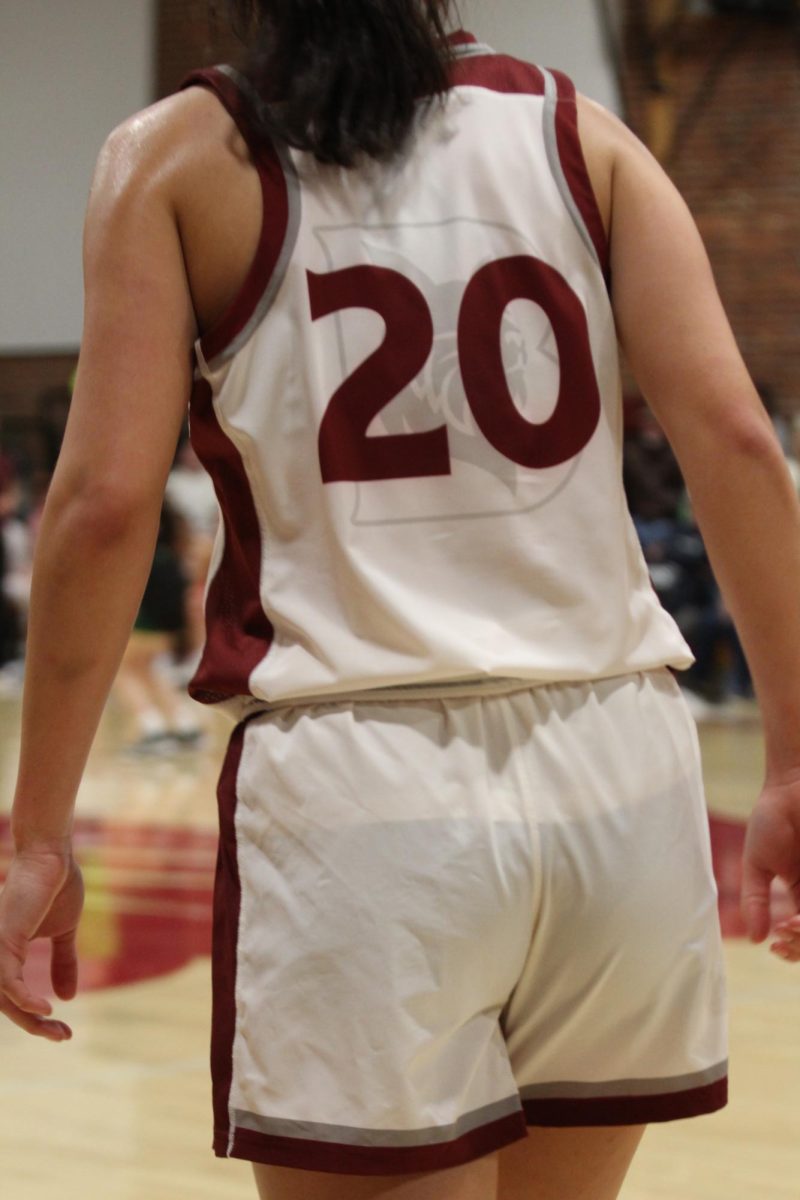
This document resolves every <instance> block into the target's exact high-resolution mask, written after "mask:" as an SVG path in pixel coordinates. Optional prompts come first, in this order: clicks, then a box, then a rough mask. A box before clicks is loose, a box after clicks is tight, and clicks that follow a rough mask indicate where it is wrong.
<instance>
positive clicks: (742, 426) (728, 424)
mask: <svg viewBox="0 0 800 1200" xmlns="http://www.w3.org/2000/svg"><path fill="white" fill-rule="evenodd" d="M718 433H719V439H720V442H721V444H722V447H723V448H724V449H725V451H726V453H727V454H728V455H729V456H731V457H733V458H734V459H739V460H743V461H747V462H752V463H761V464H763V465H764V466H766V467H772V466H775V467H779V468H780V469H782V470H786V459H785V456H784V453H783V450H782V448H781V445H780V442H779V441H778V439H777V437H776V435H775V431H774V429H773V428H772V424H771V422H770V421H769V418H768V417H766V415H764V416H762V414H761V413H759V412H752V411H748V412H744V413H736V414H731V415H729V416H727V417H726V419H725V422H724V425H723V427H722V428H721V429H720V430H719V431H718Z"/></svg>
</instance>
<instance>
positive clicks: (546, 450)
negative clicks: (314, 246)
mask: <svg viewBox="0 0 800 1200" xmlns="http://www.w3.org/2000/svg"><path fill="white" fill-rule="evenodd" d="M308 288H309V294H310V299H311V316H312V319H313V320H314V321H317V320H320V319H321V318H322V317H327V316H330V315H331V314H332V313H338V312H342V311H344V310H345V309H349V308H367V309H371V310H372V311H374V312H376V313H378V314H379V316H381V317H382V318H383V320H384V323H385V325H386V335H385V337H384V340H383V342H382V343H381V345H380V346H379V347H378V349H377V350H376V351H375V352H374V353H373V354H371V355H370V357H369V358H368V359H367V360H366V361H365V362H363V363H362V364H361V366H360V367H358V368H357V370H355V371H354V372H353V373H352V374H351V375H350V376H348V378H347V379H346V380H345V381H344V383H343V384H342V385H341V387H339V388H338V389H337V391H336V392H335V394H334V396H333V397H332V399H331V401H330V403H329V405H328V407H327V409H326V412H325V415H324V417H323V419H322V424H321V426H320V431H319V457H320V465H321V468H322V478H323V481H324V482H325V483H337V482H340V481H344V480H349V481H351V482H366V481H367V480H375V479H414V478H419V477H421V476H428V475H449V474H450V473H451V462H450V450H449V445H448V437H447V426H446V425H441V426H439V427H438V428H437V429H429V430H426V431H424V432H419V433H403V434H387V435H383V436H369V437H368V436H367V429H368V427H369V425H370V423H371V422H372V420H373V419H374V417H376V416H377V414H378V413H379V412H380V411H381V410H382V409H384V408H385V407H386V406H387V405H388V404H390V403H391V401H392V400H394V399H395V397H396V396H398V395H399V394H400V393H401V392H402V391H404V389H405V388H406V387H408V386H409V384H411V383H412V382H413V380H414V379H415V378H416V377H417V375H418V374H419V373H420V372H421V371H422V369H423V367H424V366H425V363H426V362H427V360H428V357H429V355H430V353H431V350H432V349H433V339H434V328H433V318H432V316H431V311H430V308H429V306H428V302H427V301H426V299H425V297H424V296H423V294H422V292H421V291H420V290H419V288H418V287H417V286H416V285H415V284H414V283H412V282H411V280H410V279H408V278H407V277H406V276H405V275H402V274H400V272H399V271H393V270H390V269H388V268H386V267H372V266H359V267H349V268H347V269H345V270H342V271H333V272H331V273H330V274H327V275H318V274H315V273H314V272H313V271H309V272H308ZM513 300H532V301H533V302H534V303H536V304H538V305H540V307H541V308H542V309H543V310H544V312H545V313H546V315H547V317H548V319H549V321H550V323H551V325H552V327H553V333H554V336H555V340H556V346H557V348H558V356H559V362H560V367H561V380H560V387H559V394H558V401H557V403H556V406H555V409H554V410H553V413H552V414H551V416H550V417H549V418H548V419H547V420H546V421H542V422H540V423H538V424H536V423H534V422H532V421H528V420H527V419H526V418H525V417H523V415H522V414H521V413H520V411H519V409H518V408H517V407H516V405H515V404H514V401H513V398H512V396H511V392H510V390H509V387H508V381H507V379H506V371H505V366H504V364H503V352H502V324H503V316H504V314H505V311H506V309H507V308H508V306H509V304H511V302H512V301H513ZM458 357H459V364H460V369H461V377H462V380H463V384H464V392H465V394H466V397H467V401H468V403H469V406H470V408H471V410H472V413H473V415H474V417H475V421H476V423H477V425H478V427H479V429H480V430H481V432H482V434H483V435H484V437H485V438H487V439H488V441H489V442H491V444H492V445H493V446H494V447H495V449H496V450H499V452H500V453H501V454H504V455H505V456H506V457H507V458H509V459H511V460H512V462H515V463H519V464H520V466H523V467H530V468H540V469H541V468H545V467H555V466H558V464H559V463H564V462H567V461H568V460H569V459H571V458H574V457H575V455H577V454H579V453H580V451H581V450H583V448H584V446H586V444H587V443H588V442H589V440H590V438H591V436H592V434H593V433H594V431H595V429H596V427H597V422H598V420H599V417H600V393H599V390H598V387H597V378H596V376H595V371H594V363H593V361H592V353H591V347H590V344H589V330H588V326H587V323H586V314H585V312H584V309H583V306H582V305H581V302H580V300H579V299H578V297H577V296H576V295H575V293H574V292H573V291H572V289H571V288H570V287H569V285H568V284H567V282H566V281H565V279H564V278H563V276H562V275H560V274H559V272H558V271H556V270H555V269H554V268H553V267H551V266H548V264H547V263H545V262H542V261H541V260H540V259H538V258H533V257H532V256H528V255H517V256H514V257H512V258H503V259H499V260H498V261H496V262H492V263H488V264H487V265H486V266H484V267H481V269H480V270H479V271H478V272H477V274H476V275H474V276H473V278H472V279H471V280H470V282H469V283H468V284H467V287H466V291H465V293H464V298H463V301H462V303H461V310H460V313H459V318H458Z"/></svg>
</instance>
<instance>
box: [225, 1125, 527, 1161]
mask: <svg viewBox="0 0 800 1200" xmlns="http://www.w3.org/2000/svg"><path fill="white" fill-rule="evenodd" d="M525 1134H526V1129H525V1118H524V1117H523V1115H522V1113H520V1112H518V1113H512V1114H510V1115H509V1116H506V1117H501V1118H500V1120H498V1121H492V1122H490V1123H489V1124H488V1125H482V1126H480V1127H479V1128H477V1129H473V1130H471V1131H470V1132H469V1133H466V1134H464V1135H463V1137H460V1138H456V1139H455V1141H452V1142H437V1143H436V1144H431V1145H427V1146H348V1145H343V1144H341V1143H337V1142H319V1141H311V1140H308V1139H306V1138H291V1137H277V1136H274V1135H272V1134H264V1133H254V1132H252V1131H251V1130H249V1129H237V1130H236V1135H235V1137H234V1140H233V1146H232V1148H231V1150H230V1154H229V1153H228V1140H229V1139H228V1135H227V1133H226V1132H225V1127H224V1126H221V1127H219V1128H218V1129H217V1133H216V1136H215V1138H214V1153H215V1154H216V1155H217V1157H218V1158H228V1157H230V1158H243V1159H245V1160H246V1161H248V1162H257V1163H265V1164H266V1165H268V1166H273V1167H295V1168H299V1169H301V1170H304V1171H326V1172H331V1173H337V1174H342V1175H413V1174H416V1173H421V1172H424V1171H440V1170H442V1169H443V1168H445V1167H457V1166H460V1165H461V1164H462V1163H467V1162H472V1161H473V1159H476V1158H482V1157H483V1156H484V1155H485V1154H491V1153H492V1152H493V1151H494V1150H500V1149H501V1148H502V1147H503V1146H509V1145H511V1143H512V1142H518V1141H520V1139H522V1138H524V1137H525Z"/></svg>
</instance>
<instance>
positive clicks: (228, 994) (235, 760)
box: [211, 723, 246, 1137]
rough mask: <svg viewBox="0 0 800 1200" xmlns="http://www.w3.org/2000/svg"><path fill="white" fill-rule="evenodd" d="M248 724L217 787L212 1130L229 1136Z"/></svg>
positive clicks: (234, 738)
mask: <svg viewBox="0 0 800 1200" xmlns="http://www.w3.org/2000/svg"><path fill="white" fill-rule="evenodd" d="M245 728H246V726H245V724H244V723H243V724H241V725H237V726H236V728H235V729H234V731H233V734H232V735H231V740H230V742H229V743H228V751H227V754H226V755H225V761H224V762H223V764H222V771H221V773H220V777H219V784H218V786H217V803H218V808H219V847H218V850H217V873H216V878H215V881H214V932H213V955H212V990H213V999H212V1019H211V1078H212V1088H213V1096H214V1129H215V1131H216V1135H217V1136H220V1137H226V1136H227V1135H226V1134H225V1133H224V1131H225V1130H226V1129H229V1125H230V1117H229V1115H228V1114H229V1103H230V1093H231V1084H232V1082H233V1039H234V1036H235V1033H236V949H237V944H238V940H239V910H240V907H241V901H242V888H241V882H240V880H239V864H238V859H237V854H236V826H235V817H236V781H237V777H238V774H239V764H240V762H241V760H242V750H243V749H244V733H245Z"/></svg>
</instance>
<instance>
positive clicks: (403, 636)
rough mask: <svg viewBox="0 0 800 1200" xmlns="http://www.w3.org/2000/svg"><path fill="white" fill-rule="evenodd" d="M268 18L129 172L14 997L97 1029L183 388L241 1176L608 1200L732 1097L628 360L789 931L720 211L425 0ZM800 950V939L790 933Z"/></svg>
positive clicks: (374, 1190) (75, 437) (302, 10)
mask: <svg viewBox="0 0 800 1200" xmlns="http://www.w3.org/2000/svg"><path fill="white" fill-rule="evenodd" d="M238 7H239V8H242V9H246V10H249V9H252V10H253V12H252V15H253V17H254V23H253V25H252V27H251V29H250V36H251V38H252V44H253V47H254V51H255V56H254V60H253V65H252V68H251V70H250V72H249V74H248V77H247V78H246V79H245V78H243V77H241V76H239V75H237V74H236V73H234V72H231V71H230V70H219V71H212V72H207V73H201V74H198V75H196V76H194V77H193V78H192V79H191V80H190V84H191V86H188V87H187V88H186V89H185V90H184V91H183V92H182V93H181V94H180V95H178V96H176V97H174V98H172V99H169V100H167V101H165V102H163V103H161V104H158V105H156V106H155V107H153V108H151V109H149V110H147V111H146V112H144V113H142V114H140V115H139V116H137V117H135V118H134V119H133V120H131V121H129V122H127V123H126V124H125V125H124V126H123V127H122V128H121V129H119V130H118V131H117V132H116V133H114V134H113V135H112V136H111V138H110V140H109V142H108V145H107V146H106V147H105V149H104V151H103V153H102V156H101V159H100V163H99V166H98V170H97V177H96V180H95V183H94V188H93V191H92V197H91V201H90V206H89V215H88V222H87V229H86V247H85V261H86V280H87V308H86V331H85V339H84V346H83V354H82V359H81V367H80V372H79V378H78V384H77V389H76V394H75V400H74V404H73V408H72V412H71V414H70V421H69V428H68V430H67V435H66V440H65V444H64V450H63V453H62V456H61V459H60V462H59V466H58V471H57V474H56V477H55V480H54V482H53V486H52V489H51V493H50V497H49V500H48V505H47V512H46V515H45V518H44V522H43V526H42V532H41V537H40V543H39V555H38V563H37V568H36V578H35V584H34V594H33V604H32V620H31V637H30V648H29V666H28V679H27V683H26V692H25V701H24V729H23V744H22V757H21V765H20V772H19V781H18V787H17V792H16V798H15V804H14V813H13V831H14V837H15V842H16V856H15V858H14V860H13V861H12V864H11V867H10V871H9V876H8V882H7V884H6V888H5V891H4V893H3V896H2V900H1V901H0V986H1V987H2V1009H3V1011H4V1012H5V1014H6V1015H7V1016H8V1017H9V1018H10V1019H11V1020H12V1021H14V1022H16V1023H17V1024H18V1025H19V1026H20V1027H21V1028H23V1029H25V1030H27V1031H28V1032H30V1033H33V1034H37V1035H39V1036H42V1037H45V1038H49V1039H51V1040H53V1041H61V1040H63V1039H64V1038H67V1037H69V1036H70V1032H69V1030H68V1028H67V1027H66V1026H65V1025H64V1024H63V1022H61V1021H60V1020H59V1019H57V1018H56V1017H54V1016H53V1015H52V1011H51V1006H50V1004H49V1003H48V1002H47V1001H46V1000H45V999H44V998H43V997H41V996H37V995H35V994H34V993H32V992H31V990H30V989H29V987H28V986H27V984H26V982H25V978H24V970H23V969H24V964H25V959H26V954H27V951H28V946H29V942H30V940H31V939H32V938H33V937H35V936H38V937H46V938H50V939H51V941H52V948H53V984H54V988H55V991H56V994H57V996H58V997H60V998H61V999H68V998H69V997H70V996H72V995H73V993H74V991H75V986H76V967H75V956H74V940H75V927H76V924H77V921H78V916H79V911H80V905H81V884H80V875H79V872H78V869H77V867H76V866H75V863H74V860H73V858H72V855H71V848H70V821H71V813H72V805H73V801H74V796H75V792H76V789H77V787H78V782H79V779H80V776H81V772H82V770H83V767H84V763H85V761H86V757H87V754H88V751H89V747H90V744H91V740H92V737H93V735H94V731H95V728H96V725H97V722H98V720H99V717H100V714H101V711H102V708H103V703H104V701H105V697H106V695H107V692H108V689H109V687H110V685H111V681H112V679H113V676H114V672H115V670H116V667H117V664H118V662H119V660H120V657H121V654H122V652H123V649H124V646H125V641H126V638H127V635H128V632H129V629H130V626H131V624H132V622H133V618H134V616H135V613H136V608H137V604H138V601H139V598H140V596H141V592H142V588H143V585H144V581H145V579H146V576H147V569H148V565H149V560H150V557H151V555H152V550H153V543H154V540H155V534H156V529H157V524H158V514H159V509H160V503H161V493H162V490H163V487H164V482H165V479H166V476H167V472H168V470H169V466H170V463H171V461H172V455H173V451H174V447H175V443H176V440H177V438H178V434H179V431H180V427H181V422H182V419H183V416H184V408H185V405H186V402H187V397H188V395H189V392H190V390H191V388H192V379H193V377H194V390H193V391H192V401H191V405H192V437H193V441H194V445H195V447H196V449H197V452H198V454H199V455H200V457H201V459H202V460H203V461H204V463H205V465H206V466H207V468H208V470H209V471H210V473H211V474H212V476H213V477H214V479H215V483H216V487H217V494H218V497H219V500H220V504H221V508H222V511H223V517H224V528H223V532H222V536H221V538H220V540H219V542H218V545H217V551H216V554H215V559H214V562H213V564H212V574H211V579H210V584H209V588H208V595H207V604H206V609H207V622H208V632H207V642H206V647H205V652H204V655H203V660H202V662H201V664H200V667H199V669H198V671H197V674H196V676H195V678H194V680H193V683H192V685H191V690H192V692H193V694H194V695H195V697H196V698H198V699H200V700H202V701H205V702H207V703H213V704H217V705H221V706H225V707H227V708H228V709H229V710H230V712H231V713H232V714H233V716H234V718H235V719H236V721H237V725H236V729H235V731H234V733H233V736H232V740H231V743H230V748H229V750H228V754H227V757H226V760H225V764H224V766H223V770H222V776H221V780H220V790H219V796H220V817H221V843H220V858H219V871H218V882H217V893H216V901H215V905H216V909H215V944H214V1018H213V1024H214V1028H213V1048H212V1060H213V1072H214V1098H215V1141H214V1145H215V1149H216V1152H217V1153H218V1154H220V1155H230V1156H235V1157H240V1158H244V1159H249V1160H251V1161H253V1163H254V1164H256V1166H255V1170H256V1177H257V1182H258V1187H259V1191H260V1194H261V1195H262V1196H265V1197H270V1200H299V1198H300V1197H303V1198H304V1200H323V1198H329V1200H334V1198H336V1200H338V1198H339V1197H342V1198H344V1197H347V1200H353V1198H357V1200H365V1198H368V1197H382V1196H392V1197H397V1198H400V1197H402V1198H403V1200H427V1198H432V1197H436V1198H437V1200H478V1198H480V1200H487V1198H489V1197H501V1198H502V1200H522V1198H523V1197H526V1198H527V1197H530V1198H531V1200H533V1198H536V1200H587V1198H591V1200H609V1198H611V1197H614V1196H616V1195H617V1194H618V1192H619V1188H620V1186H621V1183H622V1180H623V1177H624V1175H625V1173H626V1170H627V1167H628V1165H629V1163H630V1160H631V1157H632V1155H633V1154H634V1152H635V1149H636V1146H637V1145H638V1143H639V1140H640V1138H641V1135H642V1131H643V1128H644V1126H645V1125H646V1124H647V1123H648V1122H650V1121H658V1120H667V1119H670V1118H673V1117H683V1116H690V1115H695V1114H699V1113H703V1112H710V1111H713V1110H714V1109H717V1108H719V1107H720V1106H721V1105H723V1104H724V1103H725V1094H726V1064H725V1059H726V1049H725V1032H724V1025H725V1018H724V1000H723V994H722V993H723V988H722V980H721V969H720V945H719V929H718V925H717V918H716V905H715V895H714V888H713V881H712V875H711V867H710V855H709V846H708V834H707V826H706V819H705V813H704V807H703V800H702V793H701V787H700V779H699V766H698V758H697V748H696V738H695V732H694V729H693V727H692V725H691V722H690V720H689V718H688V716H687V713H686V710H685V708H684V706H683V702H682V700H681V697H680V694H679V691H678V688H677V686H676V684H675V682H674V679H673V677H672V674H671V672H670V670H669V668H670V667H672V668H682V667H686V666H687V665H688V664H689V662H690V656H689V654H688V652H687V649H686V647H685V645H684V643H683V641H682V639H681V637H680V635H679V634H678V632H677V630H676V628H675V627H674V625H673V624H672V622H671V621H670V620H669V618H668V617H667V616H666V614H665V613H664V612H663V611H662V610H661V609H660V608H659V607H658V605H657V603H656V601H655V598H654V596H653V593H652V591H651V589H650V587H649V586H648V582H647V575H646V571H645V568H644V565H643V563H642V559H641V555H640V552H639V549H638V546H637V544H636V541H635V538H634V534H633V531H632V528H631V523H630V520H629V518H628V516H627V513H626V510H625V506H624V502H623V495H622V489H621V483H620V461H621V454H620V445H619V438H620V428H621V421H620V414H619V367H618V363H617V337H619V338H620V340H621V342H622V344H623V346H624V348H625V350H626V352H627V354H628V356H629V359H630V362H631V364H632V366H633V369H634V371H635V372H636V375H637V378H638V380H639V382H640V384H641V386H642V389H643V391H644V392H645V394H646V395H647V397H648V398H649V401H650V404H651V405H652V407H653V410H654V411H655V413H656V415H657V417H658V419H659V420H660V422H661V423H662V425H663V426H664V428H665V430H666V432H667V434H668V436H669V437H670V440H671V442H672V444H673V446H674V448H675V451H676V453H677V455H678V457H679V459H680V462H681V465H682V467H683V470H684V472H685V475H686V478H687V480H688V484H689V487H690V489H691V492H692V499H693V504H694V508H695V511H696V513H697V516H698V518H699V521H700V523H701V525H702V529H703V533H704V536H705V539H706V542H707V545H708V547H709V550H710V553H711V555H712V557H713V561H714V565H715V567H716V570H717V572H718V575H719V578H720V581H721V584H722V586H723V588H724V590H725V595H726V598H727V602H728V604H729V606H730V608H731V611H732V612H733V614H734V616H735V618H736V620H737V623H738V627H739V629H740V632H741V635H742V639H743V641H744V644H745V646H746V648H747V652H748V655H749V659H750V663H751V666H752V670H753V674H754V677H755V680H756V683H757V686H758V691H759V696H760V700H761V706H762V710H763V715H764V722H765V729H766V742H767V755H768V771H767V780H766V784H765V787H764V790H763V793H762V795H761V796H760V798H759V799H758V802H757V805H756V809H755V814H754V816H753V818H752V822H751V824H750V829H749V834H748V846H747V864H746V876H745V888H744V897H743V899H744V907H745V914H746V918H747V925H748V930H749V932H750V936H751V937H752V938H753V940H754V941H762V940H764V939H765V938H766V937H767V935H768V933H769V932H770V928H771V925H772V918H771V913H770V896H769V889H770V883H771V881H772V880H773V878H775V877H778V878H780V879H782V880H783V881H784V882H785V883H786V884H787V885H789V887H790V888H791V889H792V897H793V902H794V905H795V907H796V908H800V637H799V636H798V618H797V597H798V595H800V515H799V514H798V503H797V500H796V498H795V495H794V490H793V488H792V485H791V481H790V479H789V476H788V473H787V471H786V468H785V466H784V462H783V456H782V454H781V451H780V448H779V447H778V445H777V443H776V441H775V439H774V437H773V435H772V432H771V429H770V424H769V420H768V418H767V417H766V415H765V413H764V411H763V409H762V407H761V405H760V403H759V401H758V397H757V396H756V394H755V391H754V389H753V387H752V384H751V383H750V380H749V379H748V376H747V374H746V372H745V369H744V367H743V365H742V362H741V359H740V357H739V354H738V352H737V349H736V346H735V343H734V340H733V337H732V335H731V332H730V329H729V327H728V324H727V322H726V320H725V317H724V315H723V312H722V309H721V306H720V302H719V300H718V298H717V295H716V292H715V289H714V285H713V282H712V279H711V274H710V271H709V267H708V263H707V260H706V257H705V255H704V252H703V249H702V247H701V244H700V241H699V238H698V235H697V233H696V230H695V228H694V226H693V224H692V221H691V220H690V218H689V216H688V214H687V211H686V209H685V207H684V205H683V203H682V202H681V200H680V199H679V197H678V196H677V195H676V194H675V192H674V190H673V188H672V186H671V185H670V183H669V182H668V180H667V179H666V178H665V177H664V175H663V174H662V172H661V170H660V169H659V167H658V166H657V165H656V163H655V162H654V161H653V160H652V159H651V157H650V156H649V155H648V153H647V152H646V151H645V150H644V149H643V148H642V147H641V146H640V145H639V144H638V143H637V142H636V140H635V139H634V138H633V137H632V136H631V135H630V134H629V133H628V132H627V131H626V130H625V129H624V128H623V127H622V125H620V124H619V122H617V121H616V120H615V119H614V118H613V117H612V116H610V115H609V114H608V113H606V112H604V111H603V110H602V109H600V108H598V107H597V106H596V105H594V104H592V103H590V102H588V101H586V100H583V99H582V98H580V97H578V98H577V99H576V97H575V95H574V91H573V89H572V86H571V85H570V83H569V82H568V80H566V79H565V78H564V77H563V76H561V75H559V74H558V73H553V72H547V71H543V70H539V69H537V68H534V67H530V66H526V65H525V64H522V63H519V62H516V61H514V60H513V59H510V58H507V57H504V56H502V55H499V54H495V53H493V52H492V51H491V50H490V49H489V48H488V47H485V46H482V45H480V44H479V43H477V42H476V41H475V40H474V39H472V38H470V36H469V35H467V34H464V33H463V32H458V33H456V34H455V35H452V36H451V37H450V38H449V40H447V39H446V38H445V34H444V22H445V20H446V18H447V13H446V8H447V5H446V4H445V3H442V4H441V5H439V4H436V3H434V2H433V0H430V2H428V3H422V2H421V0H350V2H346V3H345V2H339V3H336V2H335V0H313V2H312V0H293V2H292V3H291V4H288V3H281V2H279V0H264V2H263V3H254V4H252V5H248V4H243V5H239V6H238ZM773 945H774V949H775V952H776V953H777V954H779V955H781V956H782V957H784V958H786V959H790V960H792V961H797V960H798V959H800V917H797V916H796V917H795V918H793V919H791V920H789V921H787V922H785V923H784V924H782V925H780V926H779V927H778V928H777V930H776V931H775V938H774V943H773Z"/></svg>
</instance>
